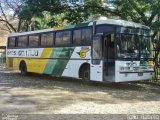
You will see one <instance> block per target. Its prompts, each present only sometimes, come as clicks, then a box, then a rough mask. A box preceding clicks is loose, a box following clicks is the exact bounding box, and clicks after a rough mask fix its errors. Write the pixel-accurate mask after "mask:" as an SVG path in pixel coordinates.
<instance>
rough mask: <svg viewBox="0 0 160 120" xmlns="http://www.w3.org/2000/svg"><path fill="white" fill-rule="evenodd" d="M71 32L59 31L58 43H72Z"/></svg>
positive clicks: (57, 34)
mask: <svg viewBox="0 0 160 120" xmlns="http://www.w3.org/2000/svg"><path fill="white" fill-rule="evenodd" d="M70 38H71V32H70V31H64V32H57V33H56V45H67V44H69V43H70Z"/></svg>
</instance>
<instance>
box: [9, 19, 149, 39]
mask: <svg viewBox="0 0 160 120" xmlns="http://www.w3.org/2000/svg"><path fill="white" fill-rule="evenodd" d="M104 24H106V25H115V26H124V27H133V28H141V29H149V27H148V26H145V25H142V24H140V23H135V22H131V21H126V20H114V19H107V20H96V25H104ZM92 25H93V21H91V22H87V23H82V24H77V25H68V26H65V27H64V29H71V28H79V27H86V26H92ZM60 30H63V29H60ZM51 31H56V29H53V28H50V29H43V30H36V31H30V32H22V33H11V34H10V35H9V37H11V36H21V35H30V34H36V33H43V32H51Z"/></svg>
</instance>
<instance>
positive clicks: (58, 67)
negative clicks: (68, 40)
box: [44, 47, 75, 75]
mask: <svg viewBox="0 0 160 120" xmlns="http://www.w3.org/2000/svg"><path fill="white" fill-rule="evenodd" d="M74 49H75V48H73V47H72V48H55V49H53V51H52V54H51V55H50V58H67V59H65V60H63V59H50V60H48V63H47V65H46V68H45V70H44V73H45V74H52V75H62V73H63V71H64V70H65V68H66V66H67V64H68V61H69V59H70V57H71V55H72V53H73V51H74Z"/></svg>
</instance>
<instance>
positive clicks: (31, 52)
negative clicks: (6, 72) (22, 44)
mask: <svg viewBox="0 0 160 120" xmlns="http://www.w3.org/2000/svg"><path fill="white" fill-rule="evenodd" d="M7 55H8V56H14V57H38V56H39V52H38V50H18V51H16V50H9V51H8V52H7Z"/></svg>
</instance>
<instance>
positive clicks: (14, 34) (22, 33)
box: [9, 28, 54, 37]
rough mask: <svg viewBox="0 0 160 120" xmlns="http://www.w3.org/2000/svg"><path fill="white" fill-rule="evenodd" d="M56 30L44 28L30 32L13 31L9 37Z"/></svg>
mask: <svg viewBox="0 0 160 120" xmlns="http://www.w3.org/2000/svg"><path fill="white" fill-rule="evenodd" d="M52 31H54V29H53V28H50V29H43V30H35V31H29V32H21V33H11V34H10V35H9V37H12V36H21V35H29V34H37V33H45V32H52Z"/></svg>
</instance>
